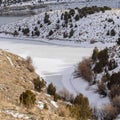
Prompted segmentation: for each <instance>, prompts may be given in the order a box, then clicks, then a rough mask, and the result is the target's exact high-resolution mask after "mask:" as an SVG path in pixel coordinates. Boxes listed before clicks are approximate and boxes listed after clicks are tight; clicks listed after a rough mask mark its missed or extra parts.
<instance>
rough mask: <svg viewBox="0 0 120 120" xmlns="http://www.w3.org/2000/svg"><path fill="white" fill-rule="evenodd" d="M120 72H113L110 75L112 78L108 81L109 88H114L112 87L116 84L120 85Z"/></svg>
mask: <svg viewBox="0 0 120 120" xmlns="http://www.w3.org/2000/svg"><path fill="white" fill-rule="evenodd" d="M119 78H120V72H118V73H113V74H112V75H111V76H110V80H109V82H108V84H107V85H108V88H109V89H112V87H113V86H114V85H115V86H116V87H117V86H119V85H120V79H119Z"/></svg>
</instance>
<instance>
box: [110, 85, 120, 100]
mask: <svg viewBox="0 0 120 120" xmlns="http://www.w3.org/2000/svg"><path fill="white" fill-rule="evenodd" d="M109 96H110V98H111V99H113V98H115V97H116V96H120V86H119V85H113V86H112V88H111V90H110V93H109Z"/></svg>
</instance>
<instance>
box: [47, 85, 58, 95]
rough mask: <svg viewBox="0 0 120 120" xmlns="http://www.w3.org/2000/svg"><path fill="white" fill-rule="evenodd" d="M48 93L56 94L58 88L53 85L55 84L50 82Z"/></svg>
mask: <svg viewBox="0 0 120 120" xmlns="http://www.w3.org/2000/svg"><path fill="white" fill-rule="evenodd" d="M47 93H48V94H50V95H55V93H56V88H55V87H54V86H53V84H52V83H51V84H49V85H48V87H47Z"/></svg>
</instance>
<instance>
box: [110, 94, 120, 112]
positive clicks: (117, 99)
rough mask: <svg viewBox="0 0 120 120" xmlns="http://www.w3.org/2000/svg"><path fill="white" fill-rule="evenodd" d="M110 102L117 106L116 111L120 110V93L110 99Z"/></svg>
mask: <svg viewBox="0 0 120 120" xmlns="http://www.w3.org/2000/svg"><path fill="white" fill-rule="evenodd" d="M112 104H113V105H114V106H115V107H116V108H117V111H118V112H120V95H119V96H116V97H114V98H113V99H112Z"/></svg>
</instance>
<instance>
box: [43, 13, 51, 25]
mask: <svg viewBox="0 0 120 120" xmlns="http://www.w3.org/2000/svg"><path fill="white" fill-rule="evenodd" d="M49 22H50V20H49V15H48V14H47V13H45V17H44V23H49Z"/></svg>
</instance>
